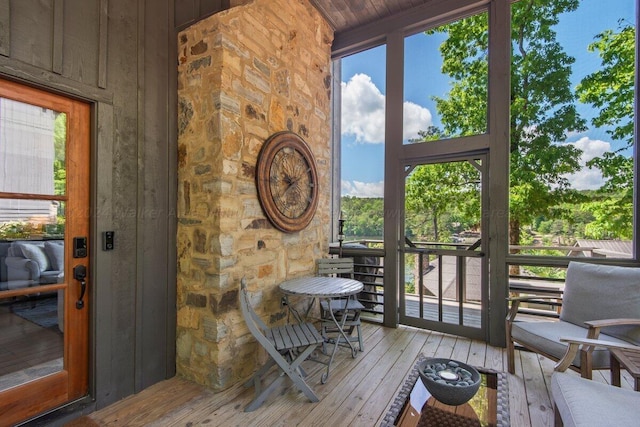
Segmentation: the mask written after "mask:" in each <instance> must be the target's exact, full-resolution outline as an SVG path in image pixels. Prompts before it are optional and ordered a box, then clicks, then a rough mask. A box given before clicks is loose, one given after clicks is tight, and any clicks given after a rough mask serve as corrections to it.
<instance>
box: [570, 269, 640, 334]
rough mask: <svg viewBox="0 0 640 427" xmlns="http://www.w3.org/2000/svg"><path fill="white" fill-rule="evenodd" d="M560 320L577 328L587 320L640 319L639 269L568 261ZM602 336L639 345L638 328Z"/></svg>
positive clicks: (611, 331)
mask: <svg viewBox="0 0 640 427" xmlns="http://www.w3.org/2000/svg"><path fill="white" fill-rule="evenodd" d="M562 301H563V302H562V311H561V313H560V319H561V320H563V321H565V322H570V323H573V324H575V325H578V326H584V322H586V321H589V320H600V319H616V318H630V319H640V268H631V267H619V266H613V265H594V264H586V263H580V262H570V263H569V268H568V269H567V280H566V282H565V288H564V295H563V298H562ZM602 332H603V333H606V334H607V335H611V336H614V337H617V338H620V339H623V340H625V341H628V342H631V343H633V344H637V345H640V328H639V327H630V326H624V327H622V326H621V327H616V328H606V329H603V331H602Z"/></svg>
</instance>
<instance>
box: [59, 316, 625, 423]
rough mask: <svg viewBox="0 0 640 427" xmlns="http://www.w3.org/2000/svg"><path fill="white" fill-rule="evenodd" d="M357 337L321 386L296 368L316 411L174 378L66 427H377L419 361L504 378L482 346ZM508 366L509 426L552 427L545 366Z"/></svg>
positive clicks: (494, 356) (374, 329)
mask: <svg viewBox="0 0 640 427" xmlns="http://www.w3.org/2000/svg"><path fill="white" fill-rule="evenodd" d="M363 334H364V336H365V351H364V352H363V353H359V354H358V356H357V357H356V358H355V359H352V358H351V357H350V356H349V355H348V352H347V351H344V350H341V351H340V352H339V355H338V357H337V362H335V364H334V367H333V369H332V372H331V376H330V378H329V381H328V382H327V384H324V385H323V384H320V371H321V368H323V366H322V365H319V364H317V363H314V362H311V361H307V362H305V363H304V365H303V366H304V367H305V369H306V370H307V372H308V373H309V375H310V377H309V378H308V383H309V384H310V385H311V386H312V388H313V389H314V390H315V392H316V394H317V395H318V396H319V397H320V399H321V401H320V402H319V403H310V402H309V401H307V400H306V399H305V397H304V395H303V394H302V393H300V392H298V391H296V390H293V389H291V388H286V389H282V390H281V393H275V394H272V395H271V397H270V398H269V400H268V401H267V402H266V403H265V404H264V405H263V406H262V407H261V408H259V409H258V410H256V411H254V412H250V413H245V412H243V408H244V406H245V405H246V404H247V403H248V402H249V401H250V400H251V398H252V396H253V389H244V388H243V387H242V385H237V386H234V387H232V388H231V389H229V390H226V391H224V392H220V393H214V392H213V391H210V390H207V389H205V388H203V387H201V386H198V385H196V384H194V383H192V382H189V381H186V380H184V379H181V378H178V377H176V378H172V379H169V380H166V381H163V382H161V383H158V384H156V385H154V386H152V387H149V388H148V389H146V390H144V391H143V392H141V393H139V394H137V395H134V396H131V397H129V398H127V399H124V400H122V401H120V402H118V403H116V404H114V405H111V406H109V407H107V408H104V409H102V410H100V411H97V412H95V413H93V414H91V415H90V416H88V417H83V418H81V419H78V420H76V421H74V422H72V423H70V424H68V426H69V427H72V426H86V425H99V426H162V427H165V426H196V425H197V426H243V427H244V426H293V425H301V426H367V427H370V426H376V425H379V423H380V422H381V420H382V418H383V417H384V415H385V414H386V412H387V410H388V409H389V406H390V404H391V403H392V402H393V399H394V397H395V395H396V394H397V392H398V390H399V388H400V386H401V385H402V383H403V382H404V380H405V378H406V376H407V375H408V373H409V371H410V369H412V368H413V366H414V364H415V361H416V359H417V357H418V355H419V354H420V353H423V354H425V355H427V356H439V357H451V358H454V359H458V360H461V361H466V362H467V363H469V364H472V365H477V366H485V367H488V368H492V369H495V370H506V354H505V353H504V351H503V350H502V349H500V348H495V347H491V346H487V345H486V344H484V343H482V342H478V341H472V340H469V339H466V338H460V337H456V336H452V335H444V334H441V333H437V332H430V331H424V330H418V329H414V328H409V327H400V328H398V329H391V328H384V327H381V326H379V325H377V324H371V323H366V324H364V325H363ZM516 359H517V361H516V368H517V372H516V375H510V376H509V406H510V416H511V425H512V426H514V427H527V426H535V427H537V426H551V425H553V411H552V408H551V401H550V397H549V389H548V384H549V378H550V374H551V371H552V370H553V362H551V361H550V360H548V359H545V358H542V357H538V356H537V355H535V354H532V353H529V352H517V358H516ZM603 374H604V375H603ZM624 374H626V372H625V373H624ZM576 375H577V374H576ZM623 376H624V375H623ZM594 378H595V380H596V381H603V382H608V380H609V378H608V372H603V373H600V372H596V373H594ZM285 383H286V384H287V383H289V384H290V382H285ZM623 387H624V388H629V389H631V388H632V385H631V381H630V377H629V376H624V380H623Z"/></svg>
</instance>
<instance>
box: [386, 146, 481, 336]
mask: <svg viewBox="0 0 640 427" xmlns="http://www.w3.org/2000/svg"><path fill="white" fill-rule="evenodd" d="M486 170H487V159H486V155H484V154H479V155H457V156H456V157H448V158H445V159H438V160H434V161H429V160H422V161H420V162H419V163H415V164H408V165H405V183H404V227H403V229H404V236H405V238H404V245H401V246H400V266H401V268H400V269H399V273H400V277H401V280H400V286H401V289H400V299H399V303H400V323H402V324H405V325H411V326H416V327H420V328H425V329H431V330H438V331H442V332H446V333H451V334H456V335H463V336H467V337H470V338H477V339H485V338H486V332H485V330H486V316H487V310H486V307H487V301H488V275H487V271H488V268H487V259H488V257H486V256H485V253H486V250H485V247H486V244H485V242H486V239H485V238H484V236H483V232H484V231H485V230H487V224H486V218H487V216H488V215H485V214H483V212H484V208H483V206H486V203H485V197H486V191H484V186H483V176H484V175H485V174H486Z"/></svg>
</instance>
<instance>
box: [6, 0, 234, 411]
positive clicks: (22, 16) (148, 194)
mask: <svg viewBox="0 0 640 427" xmlns="http://www.w3.org/2000/svg"><path fill="white" fill-rule="evenodd" d="M187 6H188V7H187ZM228 7H229V2H228V1H220V0H217V1H216V0H136V1H131V0H42V1H37V2H36V1H21V0H0V76H1V77H3V78H8V79H12V80H17V81H22V82H24V83H26V84H29V85H35V86H38V87H42V88H48V89H50V90H53V91H56V92H61V93H65V94H68V95H70V96H73V97H78V98H81V99H84V100H87V101H89V102H91V103H92V105H93V109H92V111H93V123H92V135H93V141H92V202H91V203H92V206H91V215H92V217H93V218H92V236H91V239H92V253H93V255H94V256H93V259H92V268H93V282H92V283H91V284H90V285H91V288H90V292H91V296H92V298H91V300H92V301H93V307H92V312H91V319H92V324H91V331H92V332H91V339H92V349H91V353H92V360H91V362H90V364H91V366H92V375H91V377H92V384H91V389H92V394H93V396H94V397H95V399H96V408H101V407H104V406H106V405H109V404H111V403H113V402H116V401H118V400H120V399H122V398H124V397H126V396H128V395H130V394H133V393H135V392H139V391H141V390H142V389H144V388H146V387H148V386H150V385H152V384H154V383H156V382H158V381H160V380H163V379H165V378H169V377H171V376H173V375H174V374H175V316H176V313H175V298H176V266H175V263H176V254H175V250H176V249H175V246H176V244H175V242H176V238H175V229H176V226H175V204H176V182H175V181H176V153H177V146H176V144H177V143H176V90H177V89H176V85H177V83H176V81H177V78H176V60H177V59H176V58H177V53H176V43H177V42H176V37H175V36H176V33H177V32H176V28H178V27H181V26H182V27H184V26H185V25H188V23H190V22H195V21H197V20H198V19H199V18H200V17H201V16H205V15H210V14H211V13H214V12H216V11H219V10H221V9H222V8H228ZM177 11H180V14H179V16H177V15H176V12H177ZM106 230H114V231H115V250H113V251H109V252H105V251H102V249H101V233H102V232H103V231H106Z"/></svg>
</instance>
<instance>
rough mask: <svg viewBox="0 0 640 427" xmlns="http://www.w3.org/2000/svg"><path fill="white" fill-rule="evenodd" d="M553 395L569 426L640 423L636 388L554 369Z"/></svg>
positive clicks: (557, 407) (596, 426)
mask: <svg viewBox="0 0 640 427" xmlns="http://www.w3.org/2000/svg"><path fill="white" fill-rule="evenodd" d="M551 394H552V396H553V401H554V405H555V407H556V409H557V411H558V412H559V413H560V415H561V417H562V421H563V423H564V426H565V427H574V426H583V427H589V426H593V427H601V426H637V425H638V424H639V423H640V393H638V392H635V391H632V390H625V389H620V388H618V387H613V386H610V385H607V384H603V383H599V382H596V381H591V380H586V379H583V378H580V377H578V376H577V375H576V374H575V373H572V372H554V373H553V375H552V376H551Z"/></svg>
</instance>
